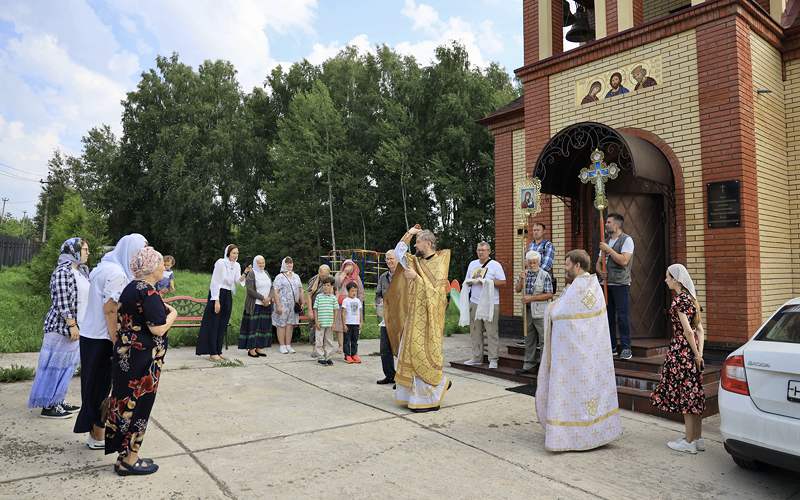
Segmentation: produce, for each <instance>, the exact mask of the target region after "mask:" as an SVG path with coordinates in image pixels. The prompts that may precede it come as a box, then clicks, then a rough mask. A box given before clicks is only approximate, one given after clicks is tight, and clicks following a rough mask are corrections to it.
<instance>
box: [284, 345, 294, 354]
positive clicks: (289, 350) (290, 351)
mask: <svg viewBox="0 0 800 500" xmlns="http://www.w3.org/2000/svg"><path fill="white" fill-rule="evenodd" d="M286 352H288V353H289V354H294V353H296V352H297V351H295V350H294V349H292V346H290V345H287V346H286Z"/></svg>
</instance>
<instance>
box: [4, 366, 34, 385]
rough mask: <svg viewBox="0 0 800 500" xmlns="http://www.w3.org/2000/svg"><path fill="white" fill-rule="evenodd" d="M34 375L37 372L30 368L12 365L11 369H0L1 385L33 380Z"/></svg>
mask: <svg viewBox="0 0 800 500" xmlns="http://www.w3.org/2000/svg"><path fill="white" fill-rule="evenodd" d="M34 373H35V370H34V369H33V368H31V367H30V366H20V365H11V368H0V383H3V382H4V383H10V382H22V381H23V380H31V379H33V376H34Z"/></svg>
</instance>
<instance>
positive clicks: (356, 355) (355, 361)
mask: <svg viewBox="0 0 800 500" xmlns="http://www.w3.org/2000/svg"><path fill="white" fill-rule="evenodd" d="M353 363H361V357H360V356H359V355H358V354H353Z"/></svg>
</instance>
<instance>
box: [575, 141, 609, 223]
mask: <svg viewBox="0 0 800 500" xmlns="http://www.w3.org/2000/svg"><path fill="white" fill-rule="evenodd" d="M603 158H605V154H604V153H603V152H602V151H600V150H599V149H595V150H594V151H592V155H591V159H592V163H591V165H589V166H588V167H586V168H582V169H581V173H580V175H579V176H578V178H579V179H580V180H581V182H582V183H584V184H588V183H589V182H592V183H593V184H594V207H595V208H596V209H598V210H600V211H602V210H604V209H605V208H606V207H607V206H608V200H607V199H606V182H608V180H609V179H616V178H617V175H619V167H618V166H617V164H616V163H610V164H607V163H606V162H605V161H603Z"/></svg>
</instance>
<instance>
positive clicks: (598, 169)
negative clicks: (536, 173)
mask: <svg viewBox="0 0 800 500" xmlns="http://www.w3.org/2000/svg"><path fill="white" fill-rule="evenodd" d="M605 156H606V155H605V153H603V152H602V151H600V150H599V149H595V150H594V151H592V154H591V156H590V158H591V159H592V163H591V164H590V165H589V166H588V167H586V168H582V169H581V172H580V174H579V175H578V178H579V179H580V180H581V182H582V183H584V184H589V183H590V182H591V183H592V184H594V208H596V209H597V211H598V212H599V215H600V236H599V240H600V241H602V238H603V234H604V230H605V224H604V222H605V221H604V218H603V210H605V209H606V208H607V207H608V198H606V182H608V181H609V180H613V179H616V178H617V175H619V167H618V166H617V164H616V163H606V162H605V161H604V158H605ZM600 267H601V269H602V272H603V273H605V272H606V259H600ZM603 294H604V295H605V299H606V303H608V279H605V280H603Z"/></svg>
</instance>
